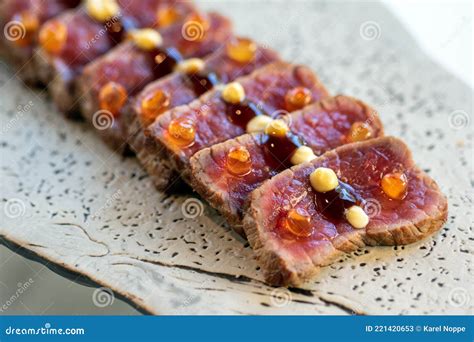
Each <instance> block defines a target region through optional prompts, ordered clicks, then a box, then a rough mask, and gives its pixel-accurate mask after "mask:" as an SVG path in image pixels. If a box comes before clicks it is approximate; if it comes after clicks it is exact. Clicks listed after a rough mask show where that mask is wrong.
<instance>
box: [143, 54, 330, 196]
mask: <svg viewBox="0 0 474 342" xmlns="http://www.w3.org/2000/svg"><path fill="white" fill-rule="evenodd" d="M236 82H238V83H239V84H240V85H242V87H243V88H244V89H245V96H246V97H245V98H246V101H249V102H250V103H252V104H253V105H254V108H258V110H261V111H263V112H264V113H266V114H267V115H273V116H275V115H280V114H281V110H285V109H286V105H285V95H286V94H287V93H288V92H289V91H291V90H292V89H294V88H296V87H305V88H308V90H309V92H310V93H311V99H312V102H315V101H318V100H320V99H321V98H322V97H325V96H327V91H326V89H325V88H324V86H323V85H322V84H321V83H320V82H319V80H318V79H317V78H316V76H315V75H314V74H313V72H312V71H311V70H310V69H308V68H307V67H304V66H300V65H293V64H289V63H284V62H276V63H272V64H268V65H266V66H264V67H263V68H260V69H258V70H257V71H255V72H254V73H252V74H250V75H248V76H245V77H242V78H238V79H237V80H236ZM228 109H229V104H228V103H226V102H225V101H224V100H223V99H222V97H221V89H215V90H213V91H210V92H208V93H206V94H204V95H203V96H201V97H200V98H199V99H197V100H195V101H193V102H191V103H190V104H189V105H185V106H179V107H175V108H173V109H171V110H169V111H167V112H165V113H163V114H162V115H161V116H159V117H158V118H157V119H156V121H155V122H154V123H153V124H152V125H150V126H149V127H148V135H149V137H150V139H152V140H153V142H154V143H155V144H157V145H155V146H156V148H155V149H150V153H149V154H148V156H144V158H147V160H148V162H150V163H152V164H155V165H157V166H158V168H159V171H153V172H152V173H150V174H151V176H152V177H153V178H154V180H155V184H156V185H157V186H158V187H159V188H160V187H161V188H165V187H166V186H167V185H169V183H170V181H172V180H174V179H175V178H174V177H173V176H169V172H168V178H166V177H165V176H166V175H165V172H166V170H175V171H177V172H178V173H180V175H181V176H182V177H183V178H184V179H185V180H187V181H189V177H190V174H191V172H190V168H189V159H190V158H191V157H192V155H193V154H194V153H196V152H197V151H199V150H201V149H203V148H206V147H209V146H212V145H214V144H217V143H219V142H222V141H225V140H227V139H231V138H234V137H237V136H239V135H242V134H244V133H245V128H244V127H242V126H241V125H239V124H238V123H236V122H233V121H231V119H230V118H229V116H228V112H227V110H228ZM183 121H184V122H185V125H183V126H181V125H180V124H179V123H181V122H183ZM176 123H178V124H176ZM173 126H174V128H178V129H181V128H180V127H182V128H183V131H186V132H185V134H184V135H187V136H189V135H192V141H190V143H189V144H187V145H183V144H178V143H177V142H176V138H175V137H174V136H173V133H174V132H170V129H169V128H170V127H173ZM188 132H189V133H190V134H188ZM178 133H180V132H178ZM157 170H158V169H157Z"/></svg>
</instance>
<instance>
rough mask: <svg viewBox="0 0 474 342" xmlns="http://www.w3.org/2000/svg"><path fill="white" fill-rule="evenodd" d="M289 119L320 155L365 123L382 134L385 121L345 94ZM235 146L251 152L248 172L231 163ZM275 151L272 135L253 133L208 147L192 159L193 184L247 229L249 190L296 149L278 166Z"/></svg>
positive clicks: (237, 226)
mask: <svg viewBox="0 0 474 342" xmlns="http://www.w3.org/2000/svg"><path fill="white" fill-rule="evenodd" d="M285 119H286V121H287V122H288V126H289V128H290V132H291V133H292V134H296V135H297V136H298V137H299V138H301V139H302V140H303V141H304V142H305V143H306V145H307V146H309V147H311V149H312V150H313V152H314V153H315V154H316V155H321V154H323V153H324V152H326V151H328V150H331V149H333V148H336V147H338V146H340V145H343V144H346V143H348V142H351V138H350V137H351V134H350V132H353V131H354V127H358V126H357V125H360V124H361V123H364V124H365V125H366V126H365V127H368V128H369V130H370V136H369V137H370V138H376V137H380V136H382V135H383V130H382V124H381V122H380V120H379V117H378V115H377V112H376V111H375V110H374V109H373V108H371V107H369V106H368V105H366V104H365V103H363V102H362V101H359V100H357V99H354V98H351V97H348V96H342V95H339V96H336V97H327V98H325V99H323V100H322V101H320V102H317V103H315V104H313V105H310V106H307V107H306V108H305V109H303V110H301V111H297V112H294V113H292V114H291V115H290V116H288V117H286V118H285ZM236 148H245V149H246V150H247V151H248V152H249V155H250V158H251V169H250V172H249V173H248V174H245V175H236V174H235V173H233V172H232V169H231V168H229V166H228V155H229V153H230V152H231V151H233V150H235V149H236ZM270 153H271V151H269V149H268V142H267V136H266V135H265V134H264V133H254V134H246V135H242V136H240V137H238V138H235V139H231V140H228V141H225V142H223V143H220V144H217V145H214V146H212V147H209V148H206V149H203V150H201V151H199V152H198V153H196V154H195V155H194V156H193V157H192V158H191V168H192V182H191V183H192V186H193V188H194V189H195V190H196V191H197V192H198V193H199V194H200V195H201V196H202V197H203V198H204V199H206V200H207V201H208V202H209V203H210V204H211V205H212V206H213V207H214V208H216V209H217V210H219V211H220V212H221V213H222V214H223V215H224V216H225V217H226V218H227V219H228V221H229V223H230V224H231V225H232V226H233V227H234V229H235V230H236V231H237V232H239V233H243V230H242V218H243V213H244V211H245V207H246V204H247V203H246V202H247V199H248V196H249V194H250V192H251V191H252V190H254V189H256V188H257V187H258V186H259V185H260V184H262V182H263V181H265V180H267V179H269V178H271V177H273V176H275V175H276V174H278V173H279V172H280V171H282V169H286V168H288V167H290V166H291V163H288V162H289V161H290V159H291V154H290V155H288V156H286V155H285V156H284V157H286V159H285V160H283V161H282V163H281V165H280V164H277V165H275V160H273V159H274V158H273V157H272V155H269V154H270ZM293 153H294V151H293ZM288 164H289V165H288Z"/></svg>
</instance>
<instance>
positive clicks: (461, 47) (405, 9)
mask: <svg viewBox="0 0 474 342" xmlns="http://www.w3.org/2000/svg"><path fill="white" fill-rule="evenodd" d="M382 2H383V3H384V4H385V5H386V6H387V7H388V8H389V9H390V10H391V11H392V12H393V13H394V14H395V15H396V17H397V18H398V19H399V20H400V21H401V22H402V24H404V25H405V27H406V29H407V30H408V31H409V32H410V33H411V34H412V36H413V37H414V38H415V39H416V40H417V42H418V44H419V45H420V46H421V47H422V48H423V49H424V50H425V51H426V52H427V54H428V55H430V56H431V57H432V59H434V60H435V61H437V62H438V63H440V64H442V65H443V66H444V67H445V68H446V69H447V70H449V71H450V72H451V73H453V74H455V75H456V76H457V77H459V78H460V79H462V80H463V81H464V82H465V83H467V84H469V85H470V86H471V88H472V87H473V79H474V77H473V69H472V60H473V59H472V58H473V54H472V48H473V45H472V39H473V35H472V16H473V15H472V14H473V5H472V1H459V0H451V1H448V0H443V1H440V0H432V1H427V0H383V1H382Z"/></svg>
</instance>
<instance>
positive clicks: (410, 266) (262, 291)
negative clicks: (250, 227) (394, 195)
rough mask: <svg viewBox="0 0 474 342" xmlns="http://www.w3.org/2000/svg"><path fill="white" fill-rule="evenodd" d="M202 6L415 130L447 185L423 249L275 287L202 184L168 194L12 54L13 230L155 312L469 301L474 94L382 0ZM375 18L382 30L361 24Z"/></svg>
mask: <svg viewBox="0 0 474 342" xmlns="http://www.w3.org/2000/svg"><path fill="white" fill-rule="evenodd" d="M202 5H203V7H206V8H213V9H217V10H220V11H222V12H223V13H225V14H228V15H229V16H231V18H232V19H233V20H234V21H235V25H236V27H237V31H238V32H240V33H243V34H247V35H249V36H252V37H254V38H256V39H258V40H259V41H260V42H262V43H266V44H269V45H270V46H272V47H274V48H276V49H279V50H280V51H281V53H282V55H283V56H284V57H286V58H287V59H288V60H291V61H297V62H300V63H305V64H308V65H310V66H311V67H313V68H314V70H316V71H317V72H318V74H319V75H320V77H321V79H322V81H323V82H324V83H325V84H326V85H327V87H328V88H329V89H330V91H331V92H332V93H345V94H348V95H353V96H357V97H360V98H361V99H362V100H365V101H367V102H368V103H369V104H371V105H373V106H374V107H375V108H377V109H379V111H380V115H381V119H382V121H383V122H384V124H385V127H386V132H387V134H391V135H396V136H399V137H401V138H403V139H404V140H405V141H406V142H407V143H408V145H409V146H410V147H411V148H412V150H413V153H414V157H415V160H416V161H417V162H418V164H419V165H420V166H421V167H422V168H423V169H424V170H425V171H427V172H428V173H429V174H430V175H431V176H432V177H433V178H434V179H436V180H437V181H438V183H439V184H440V186H441V188H442V189H443V191H444V192H445V193H446V194H447V195H448V198H449V202H450V211H449V220H448V223H447V224H446V226H445V227H444V228H443V229H442V230H441V231H440V233H439V234H437V235H435V236H434V237H432V238H429V239H427V240H424V241H422V242H420V243H417V244H414V245H410V246H405V247H395V248H390V247H387V248H370V249H364V250H361V251H358V252H357V253H354V254H352V255H348V256H347V257H345V258H344V260H340V262H336V263H335V264H333V265H332V266H329V267H326V268H325V269H323V270H322V272H321V274H320V276H319V277H318V278H317V279H316V280H315V281H314V282H313V283H310V284H307V285H306V288H305V289H304V290H301V289H298V290H291V291H288V290H284V289H274V288H270V287H268V286H266V285H265V284H264V283H263V282H262V280H263V278H262V274H261V272H260V271H259V268H258V266H257V264H256V263H255V261H254V259H253V255H252V251H251V249H250V248H249V246H248V244H247V243H246V242H245V241H242V240H241V239H240V238H239V237H237V236H236V235H235V234H233V233H232V232H231V231H230V230H229V229H228V228H227V227H226V225H225V222H224V220H223V218H222V217H220V216H219V215H217V214H216V213H215V212H214V211H212V210H211V209H210V208H209V207H208V206H207V205H205V204H201V203H200V202H198V200H197V199H196V198H195V197H193V195H192V194H172V195H165V194H163V193H159V192H156V191H155V190H154V189H153V187H152V185H151V182H150V180H149V179H148V178H147V176H146V174H145V173H144V172H143V171H142V170H141V169H140V167H139V165H138V164H137V163H136V161H135V160H134V159H133V158H122V157H120V156H118V155H116V154H113V153H111V151H110V150H108V148H107V147H106V146H105V145H103V144H102V142H101V141H100V140H99V138H98V137H97V136H96V135H95V132H94V131H93V129H91V128H89V127H87V126H86V125H85V124H83V123H78V122H71V121H67V120H66V119H64V118H63V117H62V116H61V115H59V113H57V111H56V110H55V109H54V108H53V107H52V105H51V103H50V102H49V101H48V99H47V98H46V96H45V94H44V92H41V91H37V90H36V91H32V90H29V89H27V88H26V87H25V86H23V85H22V84H20V82H19V81H18V80H17V79H16V78H15V77H14V74H13V72H12V71H11V70H9V69H8V67H7V66H5V65H4V64H2V65H1V70H0V87H1V94H2V100H1V101H0V115H1V124H2V130H1V136H0V146H1V160H0V166H1V179H2V190H1V193H0V203H1V204H0V205H1V207H2V208H1V211H0V215H1V216H0V217H1V225H0V236H1V237H2V238H3V239H4V241H11V242H14V243H16V244H19V245H21V246H23V247H24V248H26V249H28V250H31V251H33V252H34V253H36V254H38V255H40V256H41V257H43V258H44V259H45V260H47V261H50V262H53V263H55V264H58V265H60V266H63V267H66V268H67V269H69V270H72V271H75V272H78V273H81V274H83V275H85V276H87V277H89V278H91V279H93V280H94V281H96V282H97V283H99V284H101V285H102V286H106V287H110V288H112V289H113V290H114V291H116V292H117V293H120V294H122V295H123V296H125V297H126V298H128V299H129V300H130V301H133V302H134V303H135V304H136V305H138V306H140V307H141V308H143V309H144V310H147V311H149V312H152V313H161V314H234V313H246V314H282V313H287V314H347V313H351V312H356V313H367V314H425V313H426V314H462V313H464V314H465V313H469V312H472V309H473V298H472V297H471V298H470V297H469V293H473V292H474V291H473V288H472V284H471V283H472V282H471V280H472V277H473V273H474V272H473V269H472V267H473V265H472V254H473V247H472V246H473V239H474V238H473V231H472V230H473V213H472V210H473V209H472V208H473V203H472V202H473V194H474V191H473V185H474V180H473V177H474V175H473V172H472V170H473V163H472V162H473V160H472V159H473V154H472V152H473V146H472V112H471V111H472V90H470V89H469V88H468V87H467V86H465V85H463V84H462V83H461V82H459V81H458V80H456V79H455V78H453V77H452V76H450V75H449V74H447V73H446V72H445V71H444V70H442V69H441V68H440V67H439V66H437V65H435V64H434V63H432V62H431V61H430V60H429V59H428V58H427V57H426V56H425V55H424V54H423V53H422V52H421V51H420V50H419V49H418V48H417V47H416V44H415V43H414V42H413V41H412V39H411V38H410V37H409V36H408V35H407V33H406V32H405V31H404V30H403V29H402V27H401V26H400V25H399V24H398V23H397V22H396V21H395V20H394V19H393V17H392V16H391V14H390V13H388V12H387V11H386V10H385V9H384V8H382V7H381V6H379V5H377V4H373V3H371V4H369V3H368V4H366V5H360V4H359V5H356V4H349V3H341V2H336V3H333V4H327V3H323V2H319V1H318V2H297V3H296V4H292V6H288V2H283V1H281V2H280V1H278V2H277V1H271V2H259V3H258V4H252V5H250V4H247V3H245V4H244V3H242V2H226V3H225V4H224V3H220V2H205V3H203V4H202ZM371 22H373V23H371ZM370 24H372V26H371V27H372V28H373V29H374V30H372V31H371V30H364V28H367V27H368V28H369V29H370V28H371V27H370ZM371 33H372V34H373V35H371ZM371 38H375V39H371ZM446 44H447V46H448V45H449V42H447V43H446ZM193 205H194V207H193ZM193 208H194V209H196V210H197V211H193V210H190V209H193Z"/></svg>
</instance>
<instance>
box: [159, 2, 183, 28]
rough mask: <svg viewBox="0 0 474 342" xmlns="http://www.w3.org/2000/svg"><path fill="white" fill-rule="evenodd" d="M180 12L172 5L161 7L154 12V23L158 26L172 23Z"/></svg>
mask: <svg viewBox="0 0 474 342" xmlns="http://www.w3.org/2000/svg"><path fill="white" fill-rule="evenodd" d="M180 16H181V15H180V13H179V12H178V11H177V10H176V9H175V8H173V7H171V6H167V7H164V8H161V9H159V10H158V12H157V13H156V23H157V24H158V27H166V26H170V25H171V24H174V23H175V22H176V21H178V19H179V18H180Z"/></svg>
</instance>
